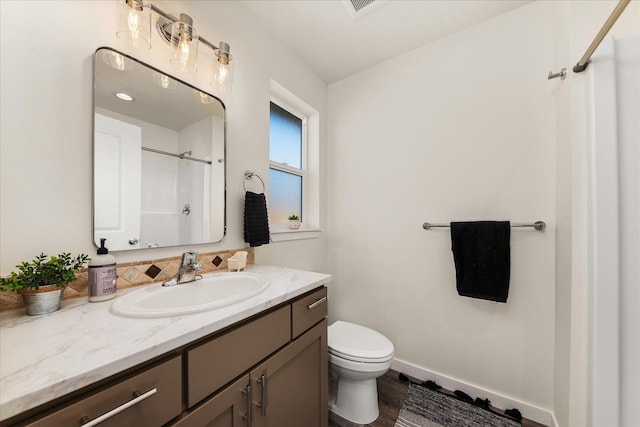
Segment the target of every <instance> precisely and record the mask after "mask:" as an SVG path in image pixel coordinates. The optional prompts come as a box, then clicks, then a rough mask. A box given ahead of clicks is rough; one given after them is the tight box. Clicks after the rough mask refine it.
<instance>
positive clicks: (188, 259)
mask: <svg viewBox="0 0 640 427" xmlns="http://www.w3.org/2000/svg"><path fill="white" fill-rule="evenodd" d="M197 258H198V252H196V251H187V252H185V253H183V254H182V263H181V265H182V267H185V266H187V265H193V264H195V263H196V259H197Z"/></svg>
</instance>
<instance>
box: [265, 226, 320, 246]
mask: <svg viewBox="0 0 640 427" xmlns="http://www.w3.org/2000/svg"><path fill="white" fill-rule="evenodd" d="M269 230H270V234H271V241H272V242H286V241H288V240H303V239H317V238H318V237H320V233H321V232H322V229H320V228H317V227H310V226H301V227H300V228H299V229H297V230H291V229H290V228H289V227H288V226H287V224H270V225H269Z"/></svg>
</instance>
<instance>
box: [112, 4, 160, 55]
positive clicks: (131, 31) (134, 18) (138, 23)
mask: <svg viewBox="0 0 640 427" xmlns="http://www.w3.org/2000/svg"><path fill="white" fill-rule="evenodd" d="M118 4H119V10H118V30H117V32H116V36H117V37H118V38H119V39H120V40H122V41H124V42H125V43H127V44H128V45H129V46H132V47H134V48H136V49H150V48H151V3H150V2H149V0H118Z"/></svg>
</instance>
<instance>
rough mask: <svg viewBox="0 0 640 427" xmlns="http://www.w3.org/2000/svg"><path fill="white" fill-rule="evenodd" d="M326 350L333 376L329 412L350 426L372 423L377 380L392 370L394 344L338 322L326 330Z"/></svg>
mask: <svg viewBox="0 0 640 427" xmlns="http://www.w3.org/2000/svg"><path fill="white" fill-rule="evenodd" d="M328 347H329V372H330V374H331V376H332V378H331V381H330V383H331V390H330V396H331V398H330V401H329V409H330V410H331V412H333V413H334V414H336V415H338V416H340V417H342V418H344V419H346V420H348V421H351V422H353V423H357V424H368V423H371V422H373V421H375V420H376V419H377V418H378V389H377V387H376V378H378V377H380V376H382V375H384V374H385V372H387V371H388V370H389V368H390V367H391V359H392V358H393V350H394V349H393V343H392V342H391V341H389V340H388V339H387V337H385V336H384V335H382V334H381V333H379V332H376V331H374V330H373V329H369V328H366V327H364V326H360V325H356V324H353V323H349V322H343V321H340V320H339V321H337V322H335V323H333V324H332V325H331V326H329V330H328ZM332 400H335V401H332Z"/></svg>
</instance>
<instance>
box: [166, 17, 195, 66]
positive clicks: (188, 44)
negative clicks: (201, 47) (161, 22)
mask: <svg viewBox="0 0 640 427" xmlns="http://www.w3.org/2000/svg"><path fill="white" fill-rule="evenodd" d="M171 39H172V41H173V45H174V46H173V47H174V49H175V51H174V53H173V58H172V59H171V61H170V62H171V65H173V66H174V67H176V68H177V69H179V70H181V71H186V72H190V73H195V72H196V71H197V70H198V33H197V31H196V29H195V28H193V26H191V25H189V24H187V23H184V22H180V21H176V22H174V23H173V24H172V25H171Z"/></svg>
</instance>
